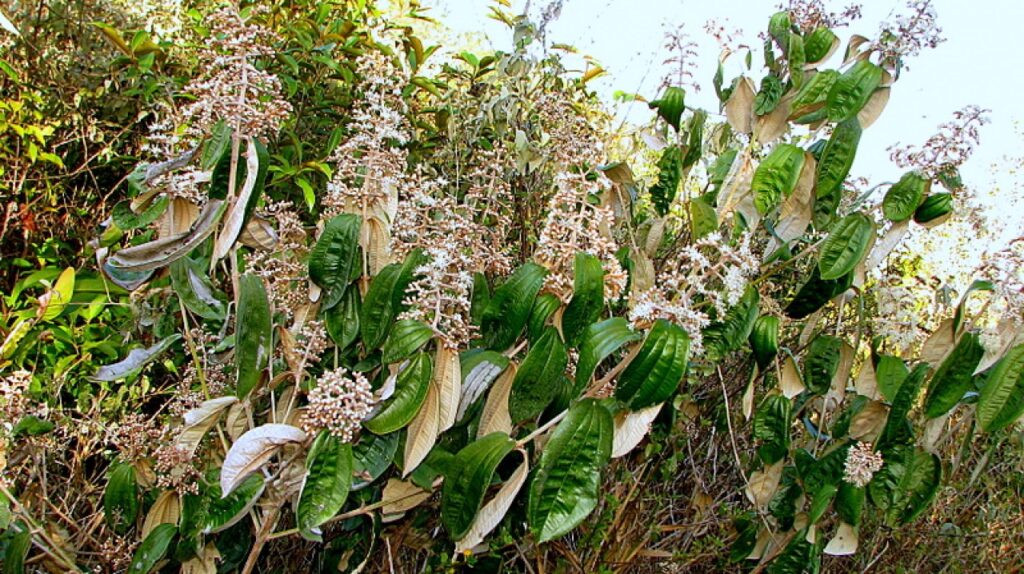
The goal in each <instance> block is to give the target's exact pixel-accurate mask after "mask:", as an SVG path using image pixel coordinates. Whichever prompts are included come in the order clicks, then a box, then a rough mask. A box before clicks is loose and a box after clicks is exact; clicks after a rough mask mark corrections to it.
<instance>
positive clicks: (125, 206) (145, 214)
mask: <svg viewBox="0 0 1024 574" xmlns="http://www.w3.org/2000/svg"><path fill="white" fill-rule="evenodd" d="M131 203H132V202H131V200H130V199H126V200H124V201H122V202H120V203H118V204H117V205H115V206H114V208H113V209H112V210H110V216H111V217H112V218H113V220H114V225H117V227H118V229H122V230H124V231H129V230H132V229H138V228H140V227H145V226H147V225H149V224H150V223H153V222H154V221H156V219H157V218H158V217H160V215H161V214H163V212H164V211H166V210H167V206H168V204H170V199H169V198H168V197H167V196H166V195H161V196H160V197H158V198H156V199H154V200H153V201H151V202H150V203H149V205H147V206H146V208H145V209H143V210H142V211H141V212H139V213H136V212H134V211H132V208H131Z"/></svg>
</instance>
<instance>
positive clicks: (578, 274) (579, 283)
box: [562, 251, 604, 347]
mask: <svg viewBox="0 0 1024 574" xmlns="http://www.w3.org/2000/svg"><path fill="white" fill-rule="evenodd" d="M574 269H575V271H574V274H573V292H572V299H571V300H570V301H569V305H568V306H566V308H565V313H564V314H563V315H562V333H563V334H564V335H565V342H566V344H567V345H569V346H570V347H574V346H576V344H577V343H578V342H579V336H580V334H582V333H583V330H584V329H586V328H587V327H588V326H589V325H590V324H591V323H593V322H594V321H596V320H597V319H598V318H600V316H601V311H602V309H604V269H603V268H602V267H601V260H600V259H598V258H597V257H594V256H593V255H591V254H589V253H584V252H582V251H578V252H577V253H576V261H575V267H574Z"/></svg>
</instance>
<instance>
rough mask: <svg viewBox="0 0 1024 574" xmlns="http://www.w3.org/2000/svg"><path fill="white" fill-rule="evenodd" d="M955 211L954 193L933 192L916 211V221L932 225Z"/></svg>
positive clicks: (940, 221)
mask: <svg viewBox="0 0 1024 574" xmlns="http://www.w3.org/2000/svg"><path fill="white" fill-rule="evenodd" d="M951 213H953V194H952V193H933V194H931V195H929V196H928V197H926V198H925V200H924V201H922V202H921V205H919V206H918V208H917V210H915V211H914V221H916V222H917V223H920V224H921V225H925V224H926V223H928V224H931V225H925V227H932V226H935V225H938V224H939V223H942V222H943V221H945V217H946V216H948V215H949V214H951Z"/></svg>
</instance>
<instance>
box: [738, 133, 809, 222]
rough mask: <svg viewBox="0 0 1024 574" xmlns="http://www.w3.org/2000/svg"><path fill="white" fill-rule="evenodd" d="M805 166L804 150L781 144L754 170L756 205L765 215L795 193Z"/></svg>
mask: <svg viewBox="0 0 1024 574" xmlns="http://www.w3.org/2000/svg"><path fill="white" fill-rule="evenodd" d="M803 167H804V150H803V149H801V148H799V147H797V146H795V145H792V144H779V145H777V146H775V149H773V150H772V153H770V154H768V157H766V158H764V160H763V161H762V162H761V165H759V166H757V170H756V171H754V178H753V180H752V182H751V189H752V190H753V193H754V207H756V208H757V211H758V213H760V214H762V215H764V214H765V213H768V212H769V211H770V210H771V209H772V208H773V207H775V206H776V205H778V203H779V201H781V200H782V198H783V197H788V196H789V194H790V193H793V189H794V188H795V187H796V182H797V181H798V180H799V179H800V171H801V170H802V169H803Z"/></svg>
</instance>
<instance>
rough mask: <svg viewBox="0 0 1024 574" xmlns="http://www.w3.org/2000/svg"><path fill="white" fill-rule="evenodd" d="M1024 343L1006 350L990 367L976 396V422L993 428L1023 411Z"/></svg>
mask: <svg viewBox="0 0 1024 574" xmlns="http://www.w3.org/2000/svg"><path fill="white" fill-rule="evenodd" d="M1022 375H1024V344H1021V345H1017V346H1016V347H1014V348H1012V349H1010V350H1009V351H1007V353H1006V354H1005V355H1003V358H1002V359H999V362H998V363H996V365H995V366H994V367H992V372H991V373H989V375H988V378H987V379H986V381H985V386H983V387H982V388H981V396H980V397H979V398H978V422H979V423H981V428H982V429H983V430H984V431H986V432H995V431H997V430H1000V429H1003V428H1005V427H1007V426H1009V425H1010V424H1012V423H1013V422H1014V421H1016V420H1017V419H1018V418H1019V417H1020V415H1021V413H1024V376H1022Z"/></svg>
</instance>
